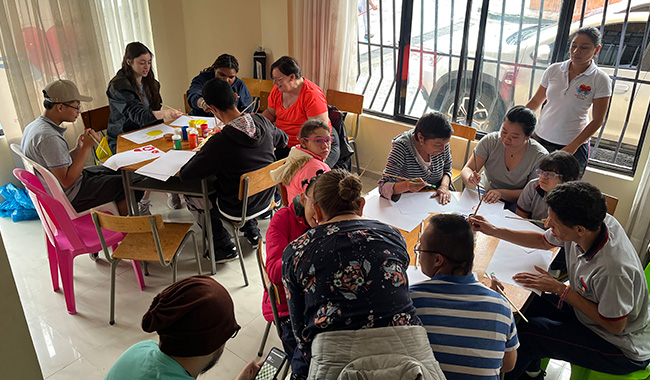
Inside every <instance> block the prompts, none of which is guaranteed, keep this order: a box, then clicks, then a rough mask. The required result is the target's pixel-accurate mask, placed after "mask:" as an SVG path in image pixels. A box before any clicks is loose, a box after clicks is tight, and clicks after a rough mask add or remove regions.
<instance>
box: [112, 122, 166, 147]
mask: <svg viewBox="0 0 650 380" xmlns="http://www.w3.org/2000/svg"><path fill="white" fill-rule="evenodd" d="M165 133H174V128H172V127H170V126H168V125H165V124H158V125H154V126H151V127H147V128H143V129H138V130H137V131H133V132H131V133H127V134H124V135H122V137H124V138H125V139H127V140H130V141H133V142H134V143H136V144H144V143H148V142H151V141H153V140H157V139H159V138H161V137H163V136H164V135H165Z"/></svg>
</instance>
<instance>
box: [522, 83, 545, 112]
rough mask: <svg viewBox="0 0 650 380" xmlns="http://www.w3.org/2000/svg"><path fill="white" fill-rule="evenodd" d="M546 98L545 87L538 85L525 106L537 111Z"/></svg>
mask: <svg viewBox="0 0 650 380" xmlns="http://www.w3.org/2000/svg"><path fill="white" fill-rule="evenodd" d="M545 100H546V87H544V86H542V85H540V86H539V87H538V88H537V91H536V92H535V95H533V97H532V98H530V100H529V101H528V103H526V108H530V109H531V110H533V111H537V110H538V109H539V107H541V106H542V103H544V101H545Z"/></svg>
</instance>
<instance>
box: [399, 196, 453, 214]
mask: <svg viewBox="0 0 650 380" xmlns="http://www.w3.org/2000/svg"><path fill="white" fill-rule="evenodd" d="M433 194H435V193H434V192H432V191H425V192H418V193H404V194H402V195H401V197H400V199H399V200H398V201H397V202H395V205H397V207H398V208H399V211H400V212H401V213H402V214H421V213H423V212H427V213H432V212H452V211H456V203H457V202H458V200H457V199H456V197H453V196H452V197H451V200H450V201H449V203H447V204H446V205H441V204H440V202H438V197H436V198H431V195H433Z"/></svg>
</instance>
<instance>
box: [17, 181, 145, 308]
mask: <svg viewBox="0 0 650 380" xmlns="http://www.w3.org/2000/svg"><path fill="white" fill-rule="evenodd" d="M13 173H14V175H15V176H16V178H18V180H19V181H20V182H22V183H23V185H25V188H26V189H27V191H29V193H30V195H31V196H32V199H34V198H35V199H36V202H35V203H34V206H35V207H36V211H37V212H38V215H39V217H40V219H41V223H42V224H43V229H44V230H45V234H46V235H47V256H48V260H49V262H50V275H51V276H52V287H53V289H54V291H57V290H59V276H58V274H59V272H60V273H61V283H62V285H63V294H64V295H65V303H66V306H67V308H68V313H70V314H76V313H77V309H76V305H75V297H74V280H73V266H72V260H73V259H74V258H75V256H78V255H81V254H84V253H95V252H99V251H101V250H102V245H101V242H100V241H99V237H98V236H97V231H96V230H95V225H94V224H93V220H92V216H91V215H90V214H86V215H83V216H80V217H79V218H76V219H70V216H69V215H68V213H67V212H66V209H65V208H64V207H63V205H62V204H61V202H59V201H58V200H57V199H55V198H54V197H52V196H51V195H49V194H48V193H47V192H46V191H45V190H44V188H43V185H42V184H41V181H40V180H39V179H38V178H37V177H36V176H35V175H34V174H32V173H30V172H28V171H26V170H23V169H14V171H13ZM124 236H125V234H123V233H120V232H113V231H108V230H104V237H105V239H106V244H107V245H108V246H111V247H112V248H113V249H114V248H115V247H117V244H118V243H119V242H121V241H122V239H124ZM132 264H133V269H134V271H135V275H136V278H137V279H138V284H139V285H140V289H141V290H144V278H143V276H142V270H141V268H140V263H139V262H137V261H132ZM57 269H58V270H57Z"/></svg>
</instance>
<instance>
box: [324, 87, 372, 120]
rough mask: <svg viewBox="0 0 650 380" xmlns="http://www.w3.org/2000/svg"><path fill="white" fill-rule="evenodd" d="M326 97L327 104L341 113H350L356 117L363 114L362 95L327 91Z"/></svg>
mask: <svg viewBox="0 0 650 380" xmlns="http://www.w3.org/2000/svg"><path fill="white" fill-rule="evenodd" d="M326 97H327V104H329V105H331V106H334V107H336V108H338V109H339V111H341V112H352V113H355V114H357V115H359V114H362V113H363V95H358V94H352V93H349V92H342V91H336V90H327V96H326Z"/></svg>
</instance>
